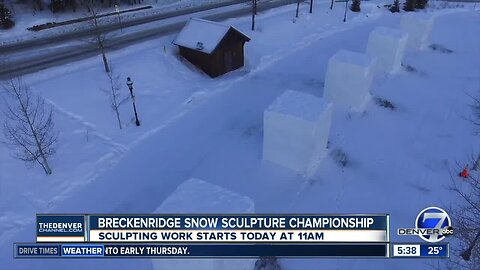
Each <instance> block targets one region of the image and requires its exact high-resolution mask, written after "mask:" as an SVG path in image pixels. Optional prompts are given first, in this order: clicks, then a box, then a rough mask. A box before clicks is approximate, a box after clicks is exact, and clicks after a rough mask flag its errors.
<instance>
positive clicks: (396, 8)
mask: <svg viewBox="0 0 480 270" xmlns="http://www.w3.org/2000/svg"><path fill="white" fill-rule="evenodd" d="M390 11H391V12H392V13H395V12H400V0H395V1H393V5H392V6H391V7H390Z"/></svg>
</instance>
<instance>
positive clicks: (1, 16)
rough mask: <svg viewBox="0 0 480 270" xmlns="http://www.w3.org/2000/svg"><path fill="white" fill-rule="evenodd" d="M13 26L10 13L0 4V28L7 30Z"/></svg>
mask: <svg viewBox="0 0 480 270" xmlns="http://www.w3.org/2000/svg"><path fill="white" fill-rule="evenodd" d="M14 25H15V23H14V22H13V20H12V12H11V11H10V10H9V9H8V8H7V7H6V6H4V5H3V4H2V3H0V28H4V29H9V28H12V27H13V26H14Z"/></svg>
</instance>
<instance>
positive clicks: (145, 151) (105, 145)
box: [0, 1, 480, 269]
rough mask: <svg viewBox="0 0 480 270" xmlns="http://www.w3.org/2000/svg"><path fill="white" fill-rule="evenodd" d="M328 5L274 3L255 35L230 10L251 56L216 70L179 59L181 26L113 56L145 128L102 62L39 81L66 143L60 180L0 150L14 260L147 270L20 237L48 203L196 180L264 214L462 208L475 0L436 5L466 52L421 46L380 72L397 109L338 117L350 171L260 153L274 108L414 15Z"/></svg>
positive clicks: (390, 264) (477, 58) (2, 238)
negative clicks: (399, 67)
mask: <svg viewBox="0 0 480 270" xmlns="http://www.w3.org/2000/svg"><path fill="white" fill-rule="evenodd" d="M327 2H328V1H324V2H321V1H317V4H316V8H315V10H314V14H313V15H310V14H308V7H307V5H304V6H302V11H301V14H300V18H298V19H296V20H294V12H295V11H294V9H295V7H294V6H286V7H282V8H278V9H275V10H271V11H268V12H266V13H262V14H260V15H259V16H258V18H257V20H258V21H257V25H258V28H257V31H255V32H252V31H250V30H249V27H250V20H249V18H247V17H245V18H238V19H231V20H229V21H228V23H231V24H233V25H235V26H236V27H238V28H239V29H240V30H242V31H244V32H245V33H246V34H247V35H249V36H250V37H251V39H252V41H251V42H249V43H247V45H246V66H245V67H244V68H242V69H240V70H238V71H235V72H232V73H230V74H228V75H226V76H222V77H220V78H217V79H211V78H209V77H207V76H206V75H204V74H202V73H200V72H199V71H198V70H196V69H195V68H193V67H192V66H191V65H189V64H186V63H185V62H184V61H183V60H181V58H180V57H179V56H178V55H177V51H176V49H175V48H174V47H173V46H172V45H171V41H172V40H173V39H174V37H175V36H174V35H172V36H166V37H162V38H160V39H157V40H153V41H149V42H145V43H142V44H138V45H135V46H131V47H129V48H128V49H123V50H121V51H115V52H112V53H109V55H108V56H109V59H110V60H111V62H112V65H113V66H114V69H115V72H117V73H118V74H120V75H121V84H122V86H124V85H125V84H124V82H125V78H126V77H127V76H130V77H132V79H133V81H134V87H135V93H136V95H137V108H138V110H139V116H140V120H141V122H142V125H141V127H136V126H135V125H134V123H133V122H132V116H133V110H132V108H131V104H130V103H129V102H128V103H126V104H125V105H124V106H123V107H122V109H121V116H122V119H123V122H124V124H125V125H124V129H122V130H119V129H118V126H117V124H116V120H115V116H114V113H113V112H112V111H111V110H110V108H109V104H108V97H107V96H106V95H105V94H104V93H103V92H102V91H101V90H100V88H107V87H108V83H107V76H106V75H105V73H104V72H103V71H102V63H101V58H100V57H95V58H91V59H87V60H84V61H80V62H76V63H72V64H69V65H66V66H62V67H56V68H52V69H49V70H45V71H42V72H38V73H35V74H31V75H29V76H26V77H25V78H24V80H25V81H26V82H28V83H29V84H30V85H31V86H32V88H33V89H34V90H35V91H36V92H38V93H39V94H41V95H42V96H43V97H45V98H46V99H47V100H48V101H49V102H50V103H51V104H52V105H53V106H54V108H55V110H56V113H55V120H56V121H55V123H56V127H57V128H58V130H59V131H60V145H59V148H58V153H57V155H56V156H55V157H54V158H53V159H52V167H53V170H54V174H53V175H52V176H48V177H47V176H45V175H43V174H42V171H41V169H40V168H37V167H34V168H30V169H28V168H26V167H25V166H24V164H23V163H21V162H19V161H17V160H13V159H11V158H10V157H9V153H8V150H7V149H6V148H5V147H4V146H3V145H0V256H1V257H0V261H1V262H2V263H1V265H2V267H1V269H67V268H68V269H150V268H151V264H150V261H149V260H123V259H122V260H116V261H115V260H94V261H93V260H90V261H87V260H74V261H72V260H43V261H40V260H17V261H14V260H13V259H12V253H11V252H12V243H13V242H30V241H33V240H34V239H35V238H34V237H35V235H34V234H35V231H34V229H33V228H34V218H35V213H75V212H78V213H84V212H95V213H134V212H136V213H151V212H153V211H154V210H155V209H157V208H158V206H159V205H160V204H161V203H162V201H163V200H164V199H165V198H166V197H167V196H168V195H169V194H170V193H171V192H172V191H173V190H174V189H175V188H176V187H177V186H178V185H179V184H180V183H182V182H183V181H185V180H187V179H189V178H192V177H195V178H200V179H203V180H205V181H209V182H211V183H214V184H218V185H220V186H222V187H225V188H227V189H229V190H232V191H233V192H236V193H239V194H242V195H246V196H248V197H250V198H252V199H254V201H255V210H256V212H259V213H293V212H301V213H389V214H391V222H392V225H391V229H392V231H394V230H395V229H396V228H398V227H410V226H413V222H414V219H415V217H416V215H417V213H418V211H419V210H421V209H423V208H424V207H427V206H431V205H436V206H448V205H450V203H451V202H452V200H453V195H452V194H451V193H450V192H449V191H448V190H447V189H446V187H447V186H448V185H449V181H450V176H449V170H453V171H455V170H457V169H458V168H457V165H456V164H457V163H456V162H459V163H460V164H463V163H465V162H466V160H467V158H468V157H469V156H470V155H471V154H472V153H478V151H479V150H480V145H479V143H478V137H477V136H476V135H475V127H474V126H472V124H471V123H470V122H468V121H466V120H464V117H465V116H467V117H468V116H470V115H471V114H472V112H471V108H470V106H469V104H471V99H470V97H469V96H468V95H476V94H478V90H480V36H479V35H478V29H476V28H478V25H479V23H480V16H479V15H480V14H479V11H478V10H474V9H473V6H472V5H466V6H465V7H464V8H453V9H439V10H433V9H431V10H429V11H428V12H431V13H432V14H435V15H437V16H436V22H435V26H434V29H433V32H432V35H431V38H430V43H435V44H439V45H441V46H444V47H446V48H448V49H450V50H452V51H453V53H450V54H446V53H442V52H439V51H434V50H431V49H426V50H423V51H417V52H409V53H407V54H406V56H405V59H404V64H405V65H409V66H411V67H413V68H414V69H415V71H407V70H403V71H401V72H399V73H398V74H395V75H387V74H382V73H378V74H377V76H376V77H375V79H374V84H373V88H372V94H373V95H374V96H379V97H383V98H386V99H388V100H390V101H392V102H393V103H394V104H395V105H396V106H397V109H396V110H394V111H390V110H386V109H385V108H381V107H379V106H377V105H376V104H375V103H374V102H373V101H371V102H370V103H369V104H368V105H367V107H366V111H365V112H364V113H354V112H350V113H349V112H346V111H336V112H335V114H334V117H333V120H332V129H331V134H330V146H329V147H330V151H333V150H335V149H341V150H342V151H344V152H345V153H346V154H347V155H348V157H349V160H350V162H349V164H348V166H347V167H345V168H342V167H339V166H338V165H337V164H336V163H335V161H334V160H333V159H332V158H331V157H329V158H327V159H325V161H324V162H323V164H322V166H321V168H320V170H319V171H318V173H317V176H316V177H315V178H314V179H305V178H303V177H302V176H301V175H298V174H296V173H294V172H292V171H290V170H288V169H285V168H282V167H280V166H277V165H274V164H271V163H268V162H262V161H261V159H262V156H261V153H262V135H263V133H262V125H263V123H262V121H263V110H264V109H265V108H266V107H268V105H269V104H270V103H271V102H272V101H273V100H274V99H275V98H276V97H277V96H279V95H280V94H281V93H283V92H284V91H285V90H287V89H293V90H296V91H301V92H304V93H309V94H312V95H315V96H319V97H321V96H322V94H323V83H324V79H325V73H326V65H327V61H328V59H329V58H330V57H331V56H332V55H333V54H335V53H336V52H337V51H338V50H340V49H347V50H352V51H357V52H365V49H366V45H367V39H368V34H369V32H370V31H371V30H373V29H374V28H375V27H377V26H387V27H394V28H398V27H399V24H400V18H401V16H403V13H402V14H391V13H390V12H388V11H387V10H386V9H384V8H381V7H382V6H383V4H379V2H375V3H374V2H365V3H363V4H362V12H361V13H359V14H354V13H351V12H349V13H348V21H347V23H343V21H342V19H343V11H344V9H343V3H336V5H335V7H334V10H333V11H330V10H329V9H328V5H329V3H327ZM377 4H378V6H377ZM459 29H462V30H461V31H459ZM164 48H166V52H165V51H164ZM123 91H124V94H125V95H127V94H128V90H127V88H126V86H124V88H123ZM2 117H3V116H0V120H2V121H3V118H2ZM391 236H392V239H393V241H395V240H401V241H408V240H411V241H417V240H418V239H417V238H415V237H414V238H408V237H403V238H399V237H396V236H395V235H394V233H392V235H391ZM430 263H431V262H429V261H426V260H421V261H408V260H393V259H392V260H281V264H282V266H283V269H429V267H430V266H429V264H430Z"/></svg>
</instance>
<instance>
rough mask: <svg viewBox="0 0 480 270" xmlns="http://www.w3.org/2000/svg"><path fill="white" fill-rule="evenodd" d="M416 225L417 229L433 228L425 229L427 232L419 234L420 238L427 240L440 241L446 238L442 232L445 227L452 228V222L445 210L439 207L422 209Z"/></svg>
mask: <svg viewBox="0 0 480 270" xmlns="http://www.w3.org/2000/svg"><path fill="white" fill-rule="evenodd" d="M415 225H416V228H417V229H433V230H425V233H423V234H420V235H419V236H420V238H422V239H423V240H425V241H427V242H439V241H441V240H443V239H444V238H445V235H444V234H443V233H442V232H443V230H444V228H451V225H452V222H451V220H450V217H449V216H448V214H447V212H446V211H445V210H443V209H441V208H438V207H428V208H425V209H423V210H422V211H420V213H419V214H418V216H417V219H416V221H415ZM452 230H453V229H451V230H450V231H452Z"/></svg>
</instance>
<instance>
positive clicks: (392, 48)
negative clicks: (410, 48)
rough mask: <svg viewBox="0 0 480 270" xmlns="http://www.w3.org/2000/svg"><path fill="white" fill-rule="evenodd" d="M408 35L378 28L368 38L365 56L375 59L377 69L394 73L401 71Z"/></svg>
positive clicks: (398, 31) (385, 28) (394, 30)
mask: <svg viewBox="0 0 480 270" xmlns="http://www.w3.org/2000/svg"><path fill="white" fill-rule="evenodd" d="M407 42H408V34H407V33H405V32H403V31H400V30H397V29H392V28H387V27H378V28H376V29H375V30H373V31H372V32H370V35H369V37H368V44H367V56H369V57H371V58H377V63H376V64H377V68H379V69H381V70H383V71H385V72H387V73H394V72H397V71H399V70H400V69H401V67H402V60H403V56H404V55H405V49H406V46H407Z"/></svg>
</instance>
